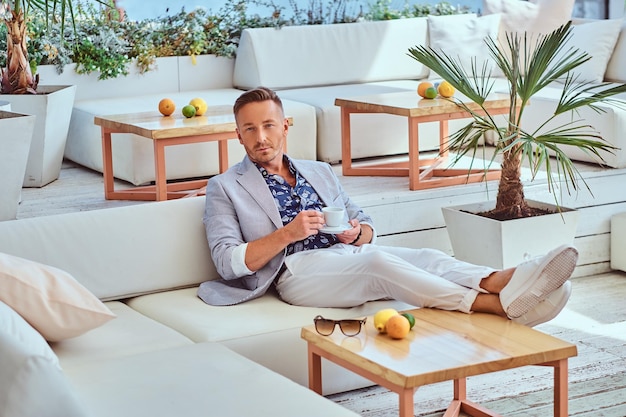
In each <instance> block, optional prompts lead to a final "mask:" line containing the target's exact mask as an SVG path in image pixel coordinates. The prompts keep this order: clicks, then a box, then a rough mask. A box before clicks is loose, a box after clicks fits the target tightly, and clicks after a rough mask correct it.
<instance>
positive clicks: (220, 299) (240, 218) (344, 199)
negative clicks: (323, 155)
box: [198, 156, 372, 305]
mask: <svg viewBox="0 0 626 417" xmlns="http://www.w3.org/2000/svg"><path fill="white" fill-rule="evenodd" d="M292 162H293V164H294V166H295V167H296V169H297V170H298V172H299V173H300V174H301V175H302V176H304V177H305V178H306V179H307V180H308V181H309V183H310V184H311V185H312V186H313V188H314V189H315V190H316V191H317V193H318V195H319V197H320V199H321V200H322V202H323V203H324V204H325V205H327V206H344V207H346V211H347V213H348V216H349V218H350V219H358V220H359V222H361V223H367V224H369V225H372V219H371V218H370V217H369V216H367V215H366V214H365V213H363V211H362V210H361V209H360V208H359V207H358V206H357V205H356V204H354V203H353V202H352V201H351V200H350V198H349V197H348V196H347V194H346V193H345V191H344V190H343V188H342V187H341V184H340V183H339V180H338V178H337V176H336V175H335V173H334V172H333V171H332V169H331V167H330V165H328V164H326V163H324V162H318V161H307V160H292ZM345 220H346V222H347V221H348V219H347V218H346V219H345ZM204 225H205V228H206V234H207V239H208V241H209V246H210V248H211V256H212V258H213V262H214V264H215V267H216V269H217V272H218V273H219V275H220V276H221V278H222V279H218V280H211V281H206V282H203V283H202V284H200V288H199V289H198V297H200V298H201V299H202V300H203V301H204V302H206V303H207V304H212V305H232V304H238V303H242V302H244V301H248V300H252V299H254V298H257V297H260V296H261V295H263V294H264V293H265V292H266V291H267V289H268V287H269V286H270V284H271V283H272V281H273V280H274V278H276V276H277V275H278V272H279V271H280V268H281V266H282V264H283V261H284V259H285V251H283V252H282V253H280V254H279V255H277V256H275V257H274V258H273V259H272V260H270V262H268V263H267V264H266V265H265V266H264V267H263V268H261V269H259V270H258V271H256V272H255V273H253V274H252V275H247V276H244V277H237V276H235V274H234V272H233V270H232V266H231V256H232V253H233V250H234V249H235V248H236V247H237V246H239V245H240V244H242V243H244V242H250V241H253V240H257V239H260V238H262V237H264V236H267V235H269V234H270V233H272V232H274V231H275V230H277V229H278V228H280V227H283V223H282V220H281V218H280V214H279V212H278V208H277V207H276V204H275V202H274V199H273V197H272V195H271V193H270V191H269V188H268V187H267V184H266V183H265V180H264V179H263V176H262V175H261V173H260V172H259V170H258V169H257V167H256V166H255V165H254V164H253V163H252V162H251V161H250V159H248V157H247V156H246V157H245V158H244V159H243V161H241V162H240V163H238V164H237V165H234V166H232V167H231V168H229V169H228V170H227V171H226V172H224V173H223V174H220V175H217V176H215V177H213V178H211V179H210V181H209V182H208V184H207V189H206V207H205V212H204Z"/></svg>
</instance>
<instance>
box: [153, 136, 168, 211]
mask: <svg viewBox="0 0 626 417" xmlns="http://www.w3.org/2000/svg"><path fill="white" fill-rule="evenodd" d="M154 175H155V178H154V186H155V187H154V190H155V193H156V194H155V200H156V201H165V200H167V176H166V174H165V144H164V143H163V142H162V141H159V140H155V141H154Z"/></svg>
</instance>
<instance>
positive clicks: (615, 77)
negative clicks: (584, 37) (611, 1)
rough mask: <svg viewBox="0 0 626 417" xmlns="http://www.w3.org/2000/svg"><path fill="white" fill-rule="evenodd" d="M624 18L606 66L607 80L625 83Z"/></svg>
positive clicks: (625, 23)
mask: <svg viewBox="0 0 626 417" xmlns="http://www.w3.org/2000/svg"><path fill="white" fill-rule="evenodd" d="M624 68H626V20H624V21H623V22H622V27H621V29H620V33H619V36H618V37H617V42H616V44H615V48H613V54H612V55H611V59H610V60H609V64H608V66H607V68H606V73H605V78H606V80H607V81H613V82H620V83H626V70H624Z"/></svg>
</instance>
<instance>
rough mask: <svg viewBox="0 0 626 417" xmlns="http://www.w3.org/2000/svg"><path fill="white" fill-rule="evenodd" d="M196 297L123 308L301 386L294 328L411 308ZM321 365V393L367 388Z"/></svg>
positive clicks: (168, 296) (140, 301)
mask: <svg viewBox="0 0 626 417" xmlns="http://www.w3.org/2000/svg"><path fill="white" fill-rule="evenodd" d="M196 294H197V288H188V289H183V290H178V291H168V292H163V293H158V294H148V295H144V296H140V297H135V298H133V299H131V300H129V301H128V305H129V306H130V307H131V308H133V309H136V310H137V311H139V312H140V313H142V314H145V315H146V316H148V317H150V318H152V319H154V320H156V321H159V322H161V323H163V324H165V325H166V326H169V327H171V328H173V329H175V330H177V331H179V332H180V333H182V334H184V335H185V336H187V337H189V338H190V339H191V340H193V341H195V342H219V343H221V344H223V345H225V346H227V347H229V348H231V349H232V350H234V351H236V352H238V353H240V354H242V355H244V356H246V357H248V358H250V359H252V360H253V361H255V362H257V363H259V364H261V365H263V366H265V367H268V368H269V369H271V370H273V371H276V372H278V373H280V374H282V375H285V376H286V377H288V378H289V379H291V380H293V381H295V382H297V383H299V384H302V385H306V384H307V361H306V343H305V342H304V341H303V340H301V339H300V329H301V327H302V326H306V325H309V324H312V323H313V317H315V316H316V315H318V314H322V315H323V316H324V317H328V318H335V319H340V318H348V317H350V318H352V317H364V316H368V315H373V314H374V313H375V312H376V311H378V310H379V309H381V308H385V307H393V308H396V309H399V310H401V309H409V308H413V307H411V306H409V305H407V304H404V303H401V302H399V301H375V302H369V303H366V304H364V305H361V306H358V307H353V308H312V307H300V306H294V305H290V304H287V303H285V302H283V301H281V300H280V299H279V298H278V297H277V296H276V295H275V294H274V293H268V294H266V295H264V296H263V297H261V298H257V299H254V300H252V301H248V302H246V303H243V304H237V305H233V306H228V307H222V306H211V305H208V304H206V303H204V302H203V301H202V300H200V299H199V298H198V297H197V295H196ZM225 315H227V316H228V319H224V317H225ZM62 363H63V362H62ZM325 366H326V367H325V368H324V369H325V370H324V373H323V377H324V381H323V384H322V386H323V387H324V393H325V394H330V393H333V392H342V391H346V390H349V389H355V388H360V387H363V386H367V385H371V382H369V383H368V382H367V381H366V380H364V379H363V378H360V377H356V376H355V375H353V374H351V373H350V372H348V371H345V370H342V369H340V368H338V367H337V366H334V365H331V364H326V365H325Z"/></svg>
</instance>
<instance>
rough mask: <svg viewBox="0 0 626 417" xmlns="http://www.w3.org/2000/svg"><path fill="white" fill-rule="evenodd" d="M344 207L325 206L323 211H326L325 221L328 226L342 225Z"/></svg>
mask: <svg viewBox="0 0 626 417" xmlns="http://www.w3.org/2000/svg"><path fill="white" fill-rule="evenodd" d="M343 211H344V209H343V207H324V208H322V213H324V221H325V222H326V226H328V227H337V226H341V223H342V222H343Z"/></svg>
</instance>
